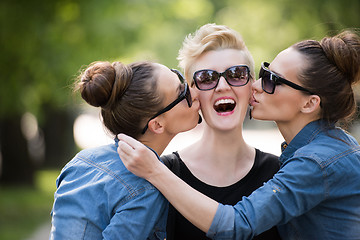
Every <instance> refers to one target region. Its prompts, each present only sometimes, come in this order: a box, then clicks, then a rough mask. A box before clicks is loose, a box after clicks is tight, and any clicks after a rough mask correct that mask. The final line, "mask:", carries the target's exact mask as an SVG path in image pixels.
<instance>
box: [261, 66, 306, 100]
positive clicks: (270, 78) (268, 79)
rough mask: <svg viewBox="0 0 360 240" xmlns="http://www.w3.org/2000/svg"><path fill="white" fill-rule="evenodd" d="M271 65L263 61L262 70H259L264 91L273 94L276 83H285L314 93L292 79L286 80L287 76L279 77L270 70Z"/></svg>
mask: <svg viewBox="0 0 360 240" xmlns="http://www.w3.org/2000/svg"><path fill="white" fill-rule="evenodd" d="M269 66H270V63H268V62H263V63H261V68H260V72H259V78H261V86H262V89H263V90H264V92H266V93H268V94H273V93H274V92H275V87H276V85H280V84H282V83H283V84H286V85H288V86H289V87H292V88H294V89H296V90H300V91H304V92H307V93H309V94H311V95H313V93H312V92H311V91H309V90H307V89H306V88H303V87H302V86H299V85H297V84H295V83H293V82H290V81H288V80H286V79H285V78H282V77H279V76H278V75H276V74H275V73H274V72H272V71H270V70H269Z"/></svg>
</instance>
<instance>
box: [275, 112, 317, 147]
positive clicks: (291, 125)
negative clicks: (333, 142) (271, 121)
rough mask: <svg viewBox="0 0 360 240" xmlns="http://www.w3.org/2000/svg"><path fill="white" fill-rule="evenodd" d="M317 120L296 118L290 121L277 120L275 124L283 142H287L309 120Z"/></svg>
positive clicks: (313, 119)
mask: <svg viewBox="0 0 360 240" xmlns="http://www.w3.org/2000/svg"><path fill="white" fill-rule="evenodd" d="M315 120H318V118H301V117H299V118H296V119H295V120H293V121H291V122H281V121H277V122H276V125H277V127H278V128H279V131H280V133H281V135H282V136H283V137H284V139H285V142H286V143H287V144H289V143H290V142H291V141H292V140H293V139H294V137H295V136H296V135H297V134H298V133H299V132H300V131H301V130H302V129H303V128H304V127H305V126H306V125H307V124H309V123H310V122H312V121H315Z"/></svg>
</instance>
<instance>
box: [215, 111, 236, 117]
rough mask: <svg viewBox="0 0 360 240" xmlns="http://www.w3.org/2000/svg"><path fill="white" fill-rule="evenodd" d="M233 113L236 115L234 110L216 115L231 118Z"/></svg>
mask: <svg viewBox="0 0 360 240" xmlns="http://www.w3.org/2000/svg"><path fill="white" fill-rule="evenodd" d="M233 113H234V110H232V111H231V112H216V114H217V115H219V116H229V115H231V114H233Z"/></svg>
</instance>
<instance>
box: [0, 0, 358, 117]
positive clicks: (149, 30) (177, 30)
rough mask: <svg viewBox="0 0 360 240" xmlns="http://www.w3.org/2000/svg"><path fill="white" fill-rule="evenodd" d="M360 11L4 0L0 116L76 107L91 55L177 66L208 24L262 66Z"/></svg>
mask: <svg viewBox="0 0 360 240" xmlns="http://www.w3.org/2000/svg"><path fill="white" fill-rule="evenodd" d="M359 10H360V2H359V1H358V0H341V1H340V0H303V1H300V2H299V1H294V0H273V1H264V0H240V1H239V0H223V1H217V0H197V1H192V0H106V1H95V0H90V1H89V0H88V1H85V0H55V1H44V0H32V1H20V0H17V1H16V0H15V1H14V0H4V1H1V3H0V24H1V25H0V27H1V30H0V31H1V34H0V46H1V48H2V49H1V53H2V54H1V56H0V67H1V69H2V71H1V73H0V79H1V85H2V86H1V88H0V102H1V105H0V116H4V115H9V114H15V113H22V112H24V111H31V112H33V113H34V114H36V115H37V116H41V113H42V106H43V104H44V103H46V104H49V105H51V106H53V107H54V108H68V107H71V104H70V103H71V102H72V98H71V97H70V96H71V95H70V92H71V90H70V87H71V85H72V82H73V80H74V76H75V75H76V74H77V73H78V71H79V69H80V68H81V67H82V66H84V65H87V64H89V63H90V62H92V61H96V60H110V61H113V60H120V61H124V62H126V63H129V62H131V61H135V60H144V59H147V60H154V61H159V62H162V63H164V64H167V65H169V66H170V67H176V66H177V61H176V56H177V53H178V50H179V48H180V47H181V43H182V41H183V39H184V37H185V36H186V35H187V34H189V33H191V32H193V31H194V30H196V29H197V28H198V27H200V26H201V25H203V24H205V23H209V22H216V23H218V24H225V25H229V26H230V27H232V28H234V29H235V30H238V31H239V32H240V33H241V34H242V35H243V37H244V39H245V41H246V43H247V45H248V47H249V49H250V51H251V52H252V54H253V55H254V58H255V62H256V64H257V66H259V65H260V62H261V61H263V60H268V61H271V59H273V58H274V57H275V55H276V54H277V53H278V52H279V51H281V50H282V49H284V48H286V47H288V46H289V45H291V44H293V43H294V42H296V41H299V40H302V39H304V38H315V39H320V38H321V37H323V36H324V35H326V34H333V33H336V32H338V31H339V30H341V29H344V28H348V27H353V28H354V27H359V23H360V15H359V14H358V12H359Z"/></svg>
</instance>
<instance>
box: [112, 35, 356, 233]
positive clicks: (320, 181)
mask: <svg viewBox="0 0 360 240" xmlns="http://www.w3.org/2000/svg"><path fill="white" fill-rule="evenodd" d="M359 68H360V37H359V36H358V35H357V34H355V33H353V32H350V31H345V32H342V33H341V34H339V35H336V36H334V37H325V38H323V39H322V40H321V41H320V42H318V41H314V40H305V41H301V42H299V43H296V44H294V45H293V46H291V47H289V48H287V49H285V50H284V51H282V52H281V53H279V54H278V55H277V56H276V58H275V59H274V60H273V61H272V62H271V64H269V63H263V64H262V66H261V69H260V73H259V78H260V79H259V80H257V81H256V82H255V83H254V84H253V86H252V89H253V93H252V99H251V101H250V104H251V106H252V116H253V117H254V118H256V119H261V120H272V121H275V122H276V124H277V126H278V128H279V130H280V132H281V134H282V135H283V137H284V139H285V142H284V143H283V144H282V150H283V152H282V154H281V156H280V161H281V167H280V170H279V171H278V172H277V173H276V174H275V175H274V177H273V178H272V179H271V180H269V181H268V182H266V183H265V184H264V185H263V186H262V187H260V188H259V189H257V190H255V191H254V192H253V193H252V194H251V195H250V196H249V197H244V198H243V199H242V201H240V202H238V203H237V204H236V205H235V206H231V205H223V204H220V203H218V202H216V201H214V200H212V199H210V198H208V197H206V196H204V195H202V194H201V193H199V192H197V191H195V190H194V189H192V188H191V187H189V186H188V185H187V184H186V183H184V182H182V181H181V180H180V179H179V178H177V177H176V176H175V175H174V174H172V172H171V171H169V170H168V169H167V168H166V167H164V166H162V164H161V163H160V162H159V161H157V160H156V159H154V156H153V154H152V153H151V152H149V151H147V150H146V149H145V148H144V147H143V145H142V144H140V143H139V142H137V141H135V140H134V139H132V138H130V137H128V136H125V135H123V134H120V136H119V139H120V142H119V147H118V152H119V154H120V156H121V157H122V158H123V161H124V163H125V165H126V166H127V167H128V168H129V169H130V170H131V171H132V172H134V173H135V174H137V175H138V176H141V177H144V178H146V179H147V180H148V181H150V182H151V183H152V184H154V186H156V187H157V188H158V189H159V190H160V191H161V192H162V193H163V194H164V195H165V197H166V198H167V199H168V200H169V201H170V202H171V204H172V205H173V206H174V207H175V208H177V210H178V211H179V212H181V213H182V215H183V216H185V217H186V218H187V219H188V220H189V221H191V222H192V223H193V224H194V225H196V226H197V227H199V228H200V229H201V230H203V231H204V232H206V233H207V236H208V237H210V238H213V239H249V238H251V237H253V236H255V235H256V234H259V233H261V232H263V231H265V230H267V229H269V228H271V227H272V226H276V225H277V228H278V231H279V233H280V236H281V237H282V238H283V239H320V240H322V239H324V240H325V239H326V240H329V239H334V240H335V239H336V240H337V239H359V236H360V211H359V206H360V205H359V203H360V146H359V144H358V143H357V141H356V140H355V139H354V138H353V137H352V136H351V135H349V134H348V133H347V132H346V131H344V130H342V129H341V128H340V127H338V126H335V125H336V123H339V122H343V121H347V120H349V119H350V118H351V116H352V115H353V113H354V112H355V110H356V102H355V98H354V92H353V89H352V86H353V85H354V84H355V83H357V82H358V81H359V80H360V70H359ZM179 189H181V191H179ZM179 192H181V194H180V193H179Z"/></svg>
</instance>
